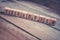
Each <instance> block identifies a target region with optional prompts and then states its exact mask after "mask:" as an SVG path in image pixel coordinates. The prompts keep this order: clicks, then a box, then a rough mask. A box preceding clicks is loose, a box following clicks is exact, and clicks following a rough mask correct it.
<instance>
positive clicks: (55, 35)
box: [0, 2, 60, 40]
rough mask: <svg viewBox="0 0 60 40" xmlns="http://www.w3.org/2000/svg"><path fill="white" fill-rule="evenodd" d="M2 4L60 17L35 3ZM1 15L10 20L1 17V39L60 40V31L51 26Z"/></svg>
mask: <svg viewBox="0 0 60 40" xmlns="http://www.w3.org/2000/svg"><path fill="white" fill-rule="evenodd" d="M1 4H2V5H4V6H8V7H11V8H16V9H20V10H25V11H28V12H33V13H36V14H39V15H44V16H49V17H54V18H57V19H60V16H58V14H56V13H54V12H52V11H50V10H48V8H47V9H45V8H46V7H43V6H38V5H35V4H34V3H29V2H16V3H12V2H4V3H1ZM0 16H1V17H3V18H4V19H6V20H8V21H9V22H8V21H6V20H3V19H1V18H0V40H40V39H41V40H60V31H58V30H56V29H54V28H52V27H51V26H48V25H45V24H43V23H38V22H34V21H30V20H26V19H22V18H18V17H13V16H8V15H2V14H0ZM56 27H57V26H56ZM58 27H59V26H58ZM58 27H57V28H58ZM21 28H22V29H21ZM59 29H60V28H59Z"/></svg>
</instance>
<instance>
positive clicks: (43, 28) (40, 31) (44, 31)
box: [0, 15, 60, 40]
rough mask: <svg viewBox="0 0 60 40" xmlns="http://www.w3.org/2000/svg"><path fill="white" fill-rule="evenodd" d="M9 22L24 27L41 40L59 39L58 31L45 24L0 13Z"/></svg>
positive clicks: (59, 32)
mask: <svg viewBox="0 0 60 40" xmlns="http://www.w3.org/2000/svg"><path fill="white" fill-rule="evenodd" d="M0 16H2V17H4V18H5V19H7V20H9V21H10V22H12V23H14V24H16V25H18V26H19V27H21V28H23V29H25V30H26V31H28V32H30V33H31V34H33V35H35V36H37V37H38V38H41V39H42V40H60V31H57V30H55V29H53V28H51V27H49V26H47V25H45V24H42V23H38V22H34V21H30V20H26V19H22V18H18V17H12V16H7V15H0Z"/></svg>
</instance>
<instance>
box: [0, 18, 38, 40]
mask: <svg viewBox="0 0 60 40" xmlns="http://www.w3.org/2000/svg"><path fill="white" fill-rule="evenodd" d="M0 40H38V39H36V38H34V37H32V36H31V35H29V34H27V33H25V32H24V31H22V30H20V29H18V28H16V27H14V26H13V25H11V24H9V23H7V22H6V21H4V20H2V19H0Z"/></svg>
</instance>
